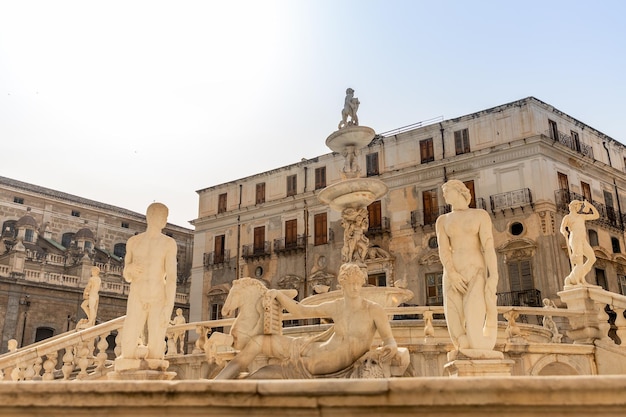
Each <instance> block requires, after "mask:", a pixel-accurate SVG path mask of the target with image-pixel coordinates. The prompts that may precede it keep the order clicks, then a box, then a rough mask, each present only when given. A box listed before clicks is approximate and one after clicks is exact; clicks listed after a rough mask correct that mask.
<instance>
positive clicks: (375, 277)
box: [367, 272, 387, 287]
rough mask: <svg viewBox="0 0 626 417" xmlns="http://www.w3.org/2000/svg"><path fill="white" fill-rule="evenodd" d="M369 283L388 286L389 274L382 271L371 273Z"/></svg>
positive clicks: (368, 278) (376, 285)
mask: <svg viewBox="0 0 626 417" xmlns="http://www.w3.org/2000/svg"><path fill="white" fill-rule="evenodd" d="M367 283H368V284H369V285H373V286H375V287H386V286H387V274H385V273H384V272H381V273H379V274H371V275H369V276H368V277H367Z"/></svg>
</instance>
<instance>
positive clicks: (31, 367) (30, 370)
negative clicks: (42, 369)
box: [24, 361, 35, 381]
mask: <svg viewBox="0 0 626 417" xmlns="http://www.w3.org/2000/svg"><path fill="white" fill-rule="evenodd" d="M34 377H35V361H31V362H29V363H28V365H26V369H24V380H25V381H32V380H33V378H34Z"/></svg>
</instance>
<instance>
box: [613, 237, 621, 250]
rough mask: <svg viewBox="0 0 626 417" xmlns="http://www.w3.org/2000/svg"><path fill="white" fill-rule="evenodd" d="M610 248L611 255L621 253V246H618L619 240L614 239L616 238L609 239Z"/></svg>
mask: <svg viewBox="0 0 626 417" xmlns="http://www.w3.org/2000/svg"><path fill="white" fill-rule="evenodd" d="M611 247H612V248H613V253H621V252H622V248H621V245H620V244H619V239H618V238H616V237H612V238H611Z"/></svg>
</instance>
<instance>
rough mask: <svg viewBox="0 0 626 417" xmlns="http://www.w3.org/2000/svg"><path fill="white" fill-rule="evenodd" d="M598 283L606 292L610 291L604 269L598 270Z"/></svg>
mask: <svg viewBox="0 0 626 417" xmlns="http://www.w3.org/2000/svg"><path fill="white" fill-rule="evenodd" d="M596 282H597V283H598V285H599V286H601V287H602V289H604V290H605V291H608V290H609V285H608V284H607V282H606V275H605V273H604V269H600V268H596Z"/></svg>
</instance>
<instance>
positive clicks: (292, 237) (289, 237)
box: [285, 219, 298, 248]
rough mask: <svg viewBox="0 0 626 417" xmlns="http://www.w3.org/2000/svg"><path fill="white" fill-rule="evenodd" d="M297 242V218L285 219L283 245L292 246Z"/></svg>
mask: <svg viewBox="0 0 626 417" xmlns="http://www.w3.org/2000/svg"><path fill="white" fill-rule="evenodd" d="M297 243H298V220H296V219H293V220H287V221H286V222H285V246H286V247H288V248H289V247H293V246H296V244H297Z"/></svg>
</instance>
